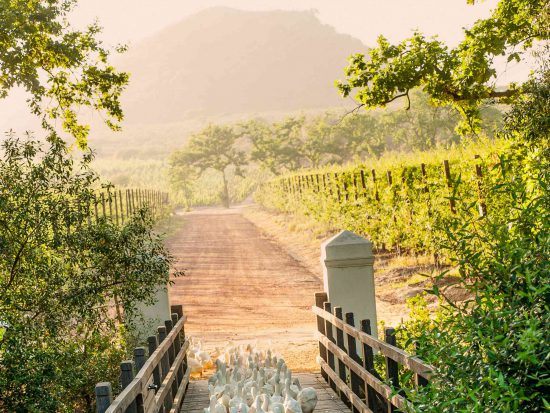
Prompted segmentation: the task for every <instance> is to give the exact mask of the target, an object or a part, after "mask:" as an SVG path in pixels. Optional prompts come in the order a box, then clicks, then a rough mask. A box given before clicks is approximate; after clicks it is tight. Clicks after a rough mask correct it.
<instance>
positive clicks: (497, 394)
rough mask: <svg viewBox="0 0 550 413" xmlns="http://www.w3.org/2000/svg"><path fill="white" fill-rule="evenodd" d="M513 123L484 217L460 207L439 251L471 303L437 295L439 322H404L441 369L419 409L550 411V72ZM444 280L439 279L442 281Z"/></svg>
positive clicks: (525, 98) (421, 395)
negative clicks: (446, 257)
mask: <svg viewBox="0 0 550 413" xmlns="http://www.w3.org/2000/svg"><path fill="white" fill-rule="evenodd" d="M521 92H522V96H521V98H520V99H519V100H518V101H517V102H516V104H515V105H514V107H513V109H512V110H511V112H510V113H509V114H508V116H507V120H506V124H505V128H504V132H503V135H504V137H506V138H507V139H508V143H509V148H508V150H507V151H505V152H504V153H502V154H501V156H500V160H499V163H498V164H497V165H495V167H494V169H493V170H492V171H488V172H489V173H492V174H494V175H495V176H496V178H498V179H497V180H496V181H495V183H494V184H492V185H490V186H489V187H488V188H486V192H485V196H486V202H487V205H488V211H487V215H486V216H484V217H482V218H479V216H478V214H477V210H476V205H475V204H469V203H465V202H464V203H462V208H461V210H460V211H458V214H457V215H455V216H451V217H447V218H445V219H444V224H445V225H444V229H445V230H446V232H447V236H446V237H445V238H444V239H443V240H442V242H441V245H440V250H441V251H442V252H445V253H448V255H449V256H451V257H454V259H453V264H455V265H456V267H457V269H458V271H459V274H460V286H461V287H462V288H463V289H464V290H466V291H468V292H469V295H470V298H469V299H468V300H466V301H464V302H461V303H456V302H453V301H452V300H449V299H448V298H446V292H445V291H444V290H440V289H437V288H434V289H433V291H431V292H432V293H434V294H435V295H436V296H438V297H439V298H440V299H441V302H442V306H441V308H440V310H439V311H438V313H437V315H436V317H435V318H434V319H433V320H430V319H429V318H428V319H426V318H424V319H422V320H418V319H417V320H415V319H413V321H412V323H413V325H414V324H416V323H418V324H416V325H414V328H411V327H412V326H411V323H407V324H405V326H404V327H405V330H404V334H405V336H407V337H408V341H407V342H406V344H407V345H411V344H412V343H413V342H415V341H416V342H417V343H418V345H417V346H416V347H418V348H419V349H421V350H420V356H421V357H423V358H424V359H426V360H427V361H428V362H431V363H432V364H433V365H434V366H435V367H436V374H435V376H434V378H433V379H432V381H431V385H430V386H428V387H427V388H425V389H421V391H419V392H412V393H411V394H410V397H411V398H412V400H413V410H415V411H422V412H456V411H468V412H486V411H495V412H497V411H498V412H542V411H548V407H549V405H550V402H549V400H548V391H547V390H548V386H549V384H550V383H549V380H550V379H549V377H550V363H549V350H548V343H549V342H550V331H549V329H548V324H549V323H550V316H549V314H550V312H549V310H550V309H549V297H550V285H549V283H548V278H549V275H550V264H549V262H550V261H549V260H548V257H549V256H550V208H549V206H550V123H549V121H548V119H550V113H549V112H550V110H549V108H550V72H548V71H545V72H544V73H543V74H541V75H540V76H539V77H537V78H535V79H533V80H531V81H530V82H529V83H527V84H526V85H524V87H522V90H521ZM444 276H445V274H442V275H441V276H440V277H444Z"/></svg>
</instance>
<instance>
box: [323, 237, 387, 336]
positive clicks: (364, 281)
mask: <svg viewBox="0 0 550 413" xmlns="http://www.w3.org/2000/svg"><path fill="white" fill-rule="evenodd" d="M321 263H322V267H323V281H324V287H325V291H326V293H327V295H328V300H329V301H330V303H331V305H332V308H334V307H342V309H343V311H344V313H346V312H353V314H354V316H355V320H356V322H357V323H360V321H361V320H365V319H369V320H370V322H371V327H372V334H373V335H374V336H375V337H378V330H377V326H376V323H377V318H376V298H375V295H374V268H373V265H374V255H373V253H372V243H371V242H370V241H369V240H367V239H365V238H363V237H360V236H359V235H357V234H354V233H353V232H351V231H342V232H340V233H339V234H337V235H335V236H334V237H332V238H330V239H328V240H327V241H325V242H324V243H323V244H322V246H321ZM357 325H359V324H357Z"/></svg>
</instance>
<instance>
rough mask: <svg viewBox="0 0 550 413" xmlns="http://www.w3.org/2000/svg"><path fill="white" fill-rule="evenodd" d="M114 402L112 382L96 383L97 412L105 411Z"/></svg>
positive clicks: (102, 412) (103, 412)
mask: <svg viewBox="0 0 550 413" xmlns="http://www.w3.org/2000/svg"><path fill="white" fill-rule="evenodd" d="M112 402H113V389H112V388H111V383H109V382H107V381H102V382H101V383H97V384H96V385H95V404H96V412H97V413H105V411H106V410H107V409H108V408H109V406H110V405H111V403H112Z"/></svg>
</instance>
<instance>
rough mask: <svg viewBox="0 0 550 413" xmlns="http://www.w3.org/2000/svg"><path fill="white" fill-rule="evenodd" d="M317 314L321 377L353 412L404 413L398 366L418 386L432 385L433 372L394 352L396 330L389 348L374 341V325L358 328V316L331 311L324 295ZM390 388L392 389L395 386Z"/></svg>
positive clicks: (315, 308) (389, 337) (388, 338)
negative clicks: (378, 362)
mask: <svg viewBox="0 0 550 413" xmlns="http://www.w3.org/2000/svg"><path fill="white" fill-rule="evenodd" d="M312 310H313V313H314V314H315V315H316V316H317V330H318V332H317V334H316V338H317V340H318V342H319V354H320V357H321V361H320V363H321V373H322V376H323V377H324V378H325V380H326V381H327V382H328V383H329V384H330V386H331V387H332V388H333V389H334V390H335V391H336V392H337V393H338V394H339V395H340V397H341V399H342V400H343V401H344V402H345V403H346V404H347V405H348V406H349V407H350V408H352V409H353V411H354V412H361V413H367V412H374V413H382V412H384V413H389V412H394V411H396V410H401V411H403V410H405V408H406V406H407V403H408V402H407V400H406V398H405V397H404V392H403V391H402V383H400V381H399V366H404V368H406V369H407V370H409V371H411V372H412V373H413V374H414V376H415V380H414V383H415V384H414V385H415V386H425V385H427V384H428V380H429V378H430V375H431V374H432V371H433V367H432V366H430V365H428V364H426V363H424V362H423V361H422V360H420V359H419V358H417V357H415V356H412V355H410V354H408V353H407V352H405V351H403V350H401V349H399V348H397V347H396V346H395V330H394V329H393V328H387V329H386V330H385V342H384V341H382V340H379V339H378V338H376V337H375V336H373V335H371V326H370V320H361V321H360V326H361V328H360V329H357V328H356V327H355V320H354V315H353V313H346V314H345V317H344V315H343V312H342V308H341V307H334V308H332V306H331V303H330V302H328V301H327V294H326V293H324V292H321V293H317V294H315V306H313V307H312ZM375 353H378V354H379V355H380V356H382V357H383V358H384V361H385V370H386V371H385V377H382V375H381V374H380V373H379V372H378V371H377V370H376V369H375V360H374V359H375ZM390 384H391V386H390Z"/></svg>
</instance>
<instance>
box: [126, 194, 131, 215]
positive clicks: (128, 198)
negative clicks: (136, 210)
mask: <svg viewBox="0 0 550 413" xmlns="http://www.w3.org/2000/svg"><path fill="white" fill-rule="evenodd" d="M131 214H132V204H131V203H130V190H129V189H127V190H126V215H127V216H128V218H129V217H130V215H131Z"/></svg>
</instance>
